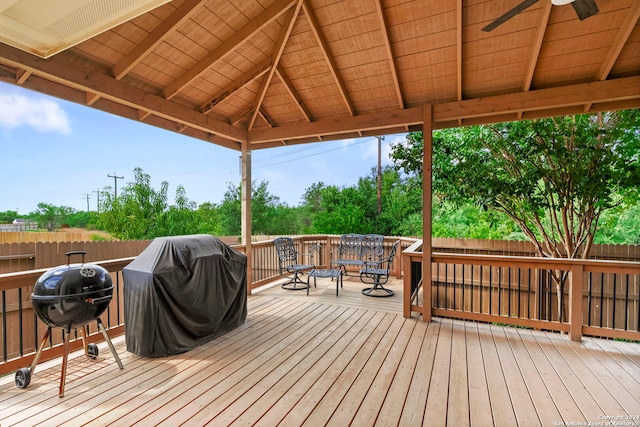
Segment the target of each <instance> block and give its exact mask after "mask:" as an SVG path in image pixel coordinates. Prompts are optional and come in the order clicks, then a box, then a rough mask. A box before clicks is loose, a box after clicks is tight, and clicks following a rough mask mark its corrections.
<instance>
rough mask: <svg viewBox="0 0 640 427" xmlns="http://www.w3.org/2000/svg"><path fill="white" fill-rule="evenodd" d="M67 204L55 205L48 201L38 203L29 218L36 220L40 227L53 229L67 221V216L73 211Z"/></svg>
mask: <svg viewBox="0 0 640 427" xmlns="http://www.w3.org/2000/svg"><path fill="white" fill-rule="evenodd" d="M75 212H76V211H75V209H73V208H71V207H69V206H55V205H52V204H49V203H38V209H37V210H36V211H34V212H31V213H30V214H29V217H30V218H33V219H35V220H37V221H38V224H39V225H40V227H41V228H46V229H47V230H48V231H53V230H55V229H56V228H58V227H59V226H60V225H62V224H67V223H68V218H69V216H71V215H73V214H74V213H75Z"/></svg>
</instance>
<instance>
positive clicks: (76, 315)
mask: <svg viewBox="0 0 640 427" xmlns="http://www.w3.org/2000/svg"><path fill="white" fill-rule="evenodd" d="M85 254H86V252H84V251H74V252H67V253H66V254H65V255H67V264H66V265H61V266H59V267H54V268H51V269H49V270H47V271H46V272H45V273H44V274H43V275H42V276H40V278H39V279H38V280H37V281H36V283H35V285H34V287H33V293H32V294H31V299H32V303H33V309H34V310H35V312H36V314H37V315H38V317H39V318H40V320H42V321H43V322H44V323H46V324H47V326H48V328H47V332H46V333H45V335H44V336H43V338H42V341H41V342H40V346H39V347H38V352H37V353H36V357H35V358H34V359H33V362H32V364H31V367H30V368H22V369H20V370H18V371H17V372H16V377H15V382H16V385H17V386H18V387H19V388H25V387H27V386H28V385H29V382H30V381H31V376H32V375H33V372H34V370H35V367H36V365H37V363H38V360H39V358H40V355H41V354H42V350H43V348H44V345H45V343H46V341H47V340H48V339H49V335H50V334H51V328H54V327H57V328H63V329H64V331H65V333H64V357H63V361H62V375H61V378H60V391H59V396H60V397H62V396H64V383H65V375H66V369H67V358H68V353H69V335H70V333H71V329H73V328H80V332H81V335H82V340H83V346H84V349H85V354H86V355H87V356H88V357H90V358H95V357H97V356H98V346H97V345H96V344H94V343H91V344H87V342H86V332H85V328H84V326H85V325H86V324H87V323H89V322H91V321H93V320H95V321H97V323H98V328H99V330H100V331H101V332H102V335H103V336H104V338H105V341H106V342H107V344H108V345H109V348H110V349H111V352H112V353H113V356H114V357H115V359H116V361H117V362H118V365H119V366H120V369H122V363H121V362H120V358H119V357H118V354H117V353H116V351H115V348H114V347H113V344H112V343H111V339H110V338H109V335H108V334H107V332H106V330H105V328H104V325H103V324H102V321H101V320H100V317H99V316H100V315H101V314H102V313H103V312H104V311H105V310H106V309H107V307H108V306H109V303H110V302H111V298H112V295H113V284H112V281H111V275H110V274H109V272H108V271H107V270H106V269H104V268H103V267H100V266H98V265H93V264H85V263H84V256H85ZM72 255H82V263H81V264H71V263H70V260H71V256H72Z"/></svg>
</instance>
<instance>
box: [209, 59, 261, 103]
mask: <svg viewBox="0 0 640 427" xmlns="http://www.w3.org/2000/svg"><path fill="white" fill-rule="evenodd" d="M270 69H271V58H267V59H266V60H265V61H264V62H262V63H261V64H258V65H256V66H255V67H254V68H253V70H251V71H250V72H249V73H247V74H245V75H243V76H241V77H240V78H238V79H237V80H236V81H234V82H233V83H231V84H230V85H229V86H228V87H227V89H226V90H225V91H224V92H222V93H219V94H218V95H216V96H215V97H214V98H213V99H212V100H211V101H209V102H207V103H206V104H205V105H203V106H202V107H201V111H202V112H203V113H204V114H208V113H209V112H210V111H211V110H212V109H213V107H215V106H216V105H218V104H219V103H221V102H222V101H224V100H225V99H226V98H228V97H230V96H231V95H233V94H234V93H236V92H238V91H239V90H241V89H243V88H245V87H247V85H248V84H250V83H252V82H253V81H254V80H256V79H257V78H260V77H261V76H263V75H264V74H265V73H266V72H268V71H269V70H270Z"/></svg>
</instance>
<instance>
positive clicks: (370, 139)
mask: <svg viewBox="0 0 640 427" xmlns="http://www.w3.org/2000/svg"><path fill="white" fill-rule="evenodd" d="M372 140H373V138H369V139H364V140H362V141H359V142H354V143H353V144H349V147H351V146H354V145H358V144H363V143H365V142H369V141H372ZM342 148H343V147H337V148H332V149H331V150H325V151H321V152H319V153H314V154H309V155H308V156H302V157H297V158H295V159H290V160H283V161H281V162H276V163H270V164H268V165H261V166H256V168H266V167H269V166H276V165H281V164H283V163H289V162H295V161H297V160H302V159H308V158H309V157H314V156H319V155H320V154H325V153H330V152H332V151H336V150H342Z"/></svg>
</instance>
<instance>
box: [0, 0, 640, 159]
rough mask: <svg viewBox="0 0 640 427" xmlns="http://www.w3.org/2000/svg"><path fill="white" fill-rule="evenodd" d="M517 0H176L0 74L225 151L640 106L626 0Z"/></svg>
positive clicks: (637, 6) (5, 51) (636, 0)
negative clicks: (581, 13)
mask: <svg viewBox="0 0 640 427" xmlns="http://www.w3.org/2000/svg"><path fill="white" fill-rule="evenodd" d="M33 1H40V0H33ZM42 1H46V0H42ZM519 3H520V0H465V1H462V0H243V1H234V0H174V1H171V2H169V3H166V4H164V5H161V6H159V7H157V8H155V9H153V10H151V11H149V12H146V13H144V14H142V15H139V16H137V17H135V18H133V19H130V20H128V21H126V22H124V23H122V24H120V25H118V26H116V27H114V28H111V29H109V30H106V31H104V32H102V33H100V34H98V35H95V36H93V37H91V38H90V39H87V40H86V41H84V42H81V43H79V44H76V45H75V46H73V47H70V48H68V49H66V50H64V51H62V52H60V53H58V54H56V55H54V56H52V57H50V58H48V59H43V58H40V57H37V56H36V55H33V54H30V53H27V52H25V51H22V50H18V49H16V48H14V47H11V46H9V45H6V44H2V43H0V80H2V81H5V82H9V83H12V84H17V85H21V86H23V87H25V88H29V89H33V90H35V91H38V92H43V93H47V94H49V95H53V96H56V97H59V98H63V99H66V100H70V101H73V102H77V103H81V104H85V105H88V106H91V107H93V108H96V109H99V110H103V111H107V112H110V113H113V114H117V115H120V116H124V117H127V118H130V119H132V120H138V121H141V122H144V123H147V124H149V125H152V126H158V127H160V128H164V129H168V130H171V131H175V132H181V133H183V134H185V135H189V136H192V137H194V138H199V139H202V140H204V141H208V142H211V143H215V144H219V145H222V146H225V147H229V148H233V149H241V146H242V144H244V143H248V147H249V148H250V149H258V148H268V147H273V146H279V145H283V144H296V143H305V142H317V141H323V140H333V139H342V138H347V137H354V136H365V135H380V134H389V133H398V132H406V131H408V130H417V129H421V127H422V121H423V108H422V107H423V106H424V105H426V104H432V105H433V120H434V123H433V127H434V128H435V129H438V128H445V127H453V126H459V125H469V124H477V123H490V122H496V121H507V120H517V119H522V118H535V117H544V116H552V115H561V114H576V113H582V112H596V111H606V110H614V109H622V108H637V107H639V106H640V24H639V22H638V19H639V17H640V0H597V5H598V7H599V10H600V11H599V13H598V14H596V15H594V16H591V17H589V18H587V19H585V20H583V21H581V20H579V19H578V17H577V16H576V13H575V12H574V10H573V8H572V7H571V6H570V5H565V6H552V5H551V3H550V1H549V0H540V1H537V2H535V3H534V4H533V5H532V6H530V7H528V8H527V9H526V10H524V11H523V12H522V13H520V14H518V15H516V16H515V17H514V18H512V19H510V20H508V21H507V22H505V23H504V24H502V25H500V26H499V27H497V28H496V29H494V30H492V31H490V32H484V31H482V28H483V27H485V26H486V25H487V24H489V23H490V22H492V21H493V20H494V19H496V18H498V17H499V16H500V15H502V14H503V13H505V12H507V11H508V10H510V9H511V8H513V7H514V6H516V5H517V4H519Z"/></svg>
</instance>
